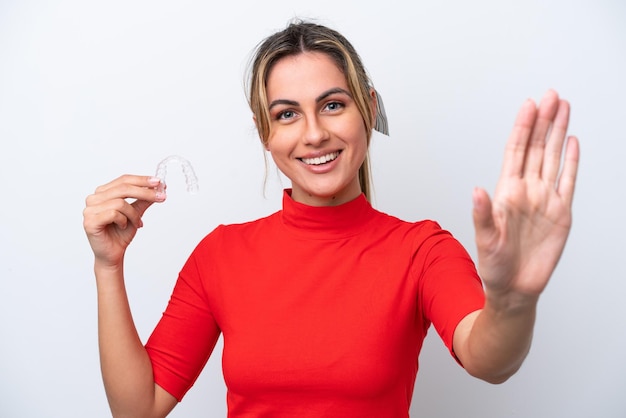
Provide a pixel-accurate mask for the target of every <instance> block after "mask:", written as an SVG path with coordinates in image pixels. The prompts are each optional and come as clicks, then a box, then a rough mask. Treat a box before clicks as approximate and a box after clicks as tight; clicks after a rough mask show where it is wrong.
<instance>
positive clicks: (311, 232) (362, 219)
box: [281, 189, 376, 239]
mask: <svg viewBox="0 0 626 418" xmlns="http://www.w3.org/2000/svg"><path fill="white" fill-rule="evenodd" d="M375 212H376V211H375V210H374V209H373V208H372V206H371V205H370V203H369V202H368V201H367V199H366V198H365V195H364V194H363V193H361V194H360V195H359V196H358V197H357V198H355V199H353V200H351V201H349V202H347V203H344V204H342V205H339V206H309V205H305V204H303V203H300V202H296V201H295V200H293V199H292V198H291V189H285V190H284V191H283V210H282V211H281V220H282V223H283V225H284V226H285V227H286V228H287V229H288V230H290V231H292V232H294V233H296V234H297V235H301V236H306V237H308V238H313V239H336V238H345V237H349V236H353V235H356V234H358V233H359V232H361V231H363V230H364V229H365V228H367V224H368V222H369V221H370V220H371V219H372V216H373V215H374V213H375Z"/></svg>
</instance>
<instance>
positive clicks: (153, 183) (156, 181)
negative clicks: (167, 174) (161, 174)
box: [148, 177, 161, 186]
mask: <svg viewBox="0 0 626 418" xmlns="http://www.w3.org/2000/svg"><path fill="white" fill-rule="evenodd" d="M148 183H149V184H150V185H151V186H156V185H157V184H159V183H161V179H160V178H158V177H150V178H149V179H148Z"/></svg>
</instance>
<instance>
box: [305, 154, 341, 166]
mask: <svg viewBox="0 0 626 418" xmlns="http://www.w3.org/2000/svg"><path fill="white" fill-rule="evenodd" d="M338 156H339V153H338V152H331V153H330V154H326V155H322V156H321V157H316V158H301V160H302V162H303V163H305V164H310V165H320V164H325V163H327V162H329V161H332V160H334V159H335V158H337V157H338Z"/></svg>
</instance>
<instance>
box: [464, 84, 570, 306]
mask: <svg viewBox="0 0 626 418" xmlns="http://www.w3.org/2000/svg"><path fill="white" fill-rule="evenodd" d="M568 120H569V105H568V103H567V102H566V101H563V100H560V99H559V98H558V96H557V95H556V93H555V92H553V91H549V92H548V93H547V94H546V95H545V96H544V98H543V100H542V101H541V104H540V106H539V108H538V109H537V108H536V106H535V104H534V103H533V102H531V101H528V102H527V103H525V104H524V106H523V107H522V109H521V110H520V112H519V114H518V117H517V120H516V123H515V127H514V129H513V132H512V134H511V137H510V139H509V141H508V143H507V148H506V153H505V158H504V164H503V168H502V173H501V177H500V180H499V181H498V185H497V187H496V192H495V194H494V198H493V201H491V200H490V199H489V196H488V195H487V193H486V192H485V191H484V190H482V189H477V190H475V192H474V224H475V228H476V245H477V250H478V268H479V272H480V274H481V277H482V279H483V281H484V283H485V287H486V289H487V291H488V292H492V293H493V294H498V295H510V294H516V295H524V296H531V297H538V296H539V294H540V293H541V292H542V291H543V289H544V288H545V286H546V285H547V283H548V280H549V278H550V276H551V274H552V272H553V271H554V269H555V267H556V265H557V263H558V260H559V258H560V256H561V253H562V252H563V248H564V246H565V242H566V240H567V236H568V234H569V230H570V227H571V223H572V215H571V206H572V199H573V193H574V184H575V181H576V172H577V166H578V158H579V151H578V141H577V139H576V138H575V137H570V138H568V140H567V146H566V147H565V158H564V159H563V167H562V168H561V155H562V150H563V144H564V142H565V133H566V131H567V125H568Z"/></svg>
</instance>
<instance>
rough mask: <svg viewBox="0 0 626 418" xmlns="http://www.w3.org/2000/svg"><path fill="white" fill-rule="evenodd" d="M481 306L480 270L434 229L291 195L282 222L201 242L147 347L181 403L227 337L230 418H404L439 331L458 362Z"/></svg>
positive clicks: (361, 203)
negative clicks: (430, 333)
mask: <svg viewBox="0 0 626 418" xmlns="http://www.w3.org/2000/svg"><path fill="white" fill-rule="evenodd" d="M483 303H484V294H483V289H482V285H481V282H480V279H479V277H478V275H477V273H476V269H475V267H474V263H473V262H472V260H471V259H470V257H469V255H468V254H467V252H466V251H465V250H464V248H463V247H462V246H461V244H460V243H459V242H458V241H457V240H455V239H454V238H453V237H452V236H451V235H450V233H448V232H446V231H444V230H442V229H441V228H440V227H439V226H438V225H437V224H436V223H434V222H432V221H422V222H417V223H410V222H405V221H402V220H399V219H397V218H394V217H392V216H389V215H386V214H384V213H381V212H379V211H377V210H375V209H373V208H372V206H371V205H370V204H369V203H368V202H367V200H366V199H365V197H364V196H363V195H361V196H360V197H358V198H357V199H355V200H353V201H351V202H348V203H346V204H344V205H341V206H337V207H311V206H306V205H303V204H300V203H298V202H295V201H294V200H292V199H291V197H290V196H289V193H288V191H286V192H285V194H284V197H283V209H282V210H280V211H278V212H276V213H274V214H272V215H270V216H268V217H266V218H262V219H259V220H256V221H253V222H248V223H244V224H235V225H226V226H225V225H222V226H219V227H217V228H216V229H215V230H214V231H213V232H211V233H210V234H209V235H207V236H206V237H205V238H204V239H203V240H202V241H201V242H200V243H199V244H198V246H197V247H196V249H195V250H194V251H193V253H192V254H191V256H190V257H189V259H188V261H187V262H186V264H185V266H184V267H183V269H182V270H181V272H180V275H179V278H178V281H177V283H176V286H175V288H174V291H173V293H172V297H171V299H170V302H169V304H168V306H167V309H166V311H165V312H164V314H163V317H162V318H161V320H160V322H159V324H158V325H157V327H156V329H155V330H154V332H153V333H152V335H151V336H150V338H149V340H148V342H147V344H146V349H147V351H148V354H149V355H150V358H151V360H152V364H153V369H154V378H155V381H156V383H157V384H159V385H160V386H161V387H163V388H164V389H165V390H167V391H168V392H169V393H171V394H172V395H173V396H175V397H176V398H177V399H178V400H179V401H180V400H181V399H182V398H183V396H184V394H185V393H186V392H187V390H189V388H190V387H191V386H192V385H193V383H194V381H195V379H196V377H197V376H198V374H199V373H200V371H201V370H202V368H203V367H204V365H205V363H206V361H207V359H208V357H209V355H210V354H211V352H212V350H213V347H214V346H215V343H216V341H217V339H218V337H219V335H220V333H222V334H223V337H224V352H223V372H224V378H225V382H226V386H227V391H228V394H227V402H228V416H229V417H231V418H235V417H237V418H240V417H255V418H257V417H273V418H277V417H290V418H291V417H299V418H305V417H327V416H328V417H376V418H384V417H394V418H396V417H408V413H409V406H410V402H411V399H412V395H413V386H414V382H415V378H416V374H417V369H418V361H417V358H418V354H419V351H420V349H421V346H422V342H423V340H424V337H425V336H426V332H427V329H428V328H429V326H430V324H431V323H432V324H433V325H434V327H435V328H436V330H437V332H438V333H439V335H440V336H441V338H442V339H443V342H444V343H445V344H446V346H447V347H448V348H449V349H450V350H451V349H452V337H453V333H454V329H455V327H456V326H457V324H458V323H459V321H460V320H461V319H463V318H464V317H465V316H466V315H467V314H469V313H471V312H473V311H475V310H477V309H480V308H482V306H483Z"/></svg>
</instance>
